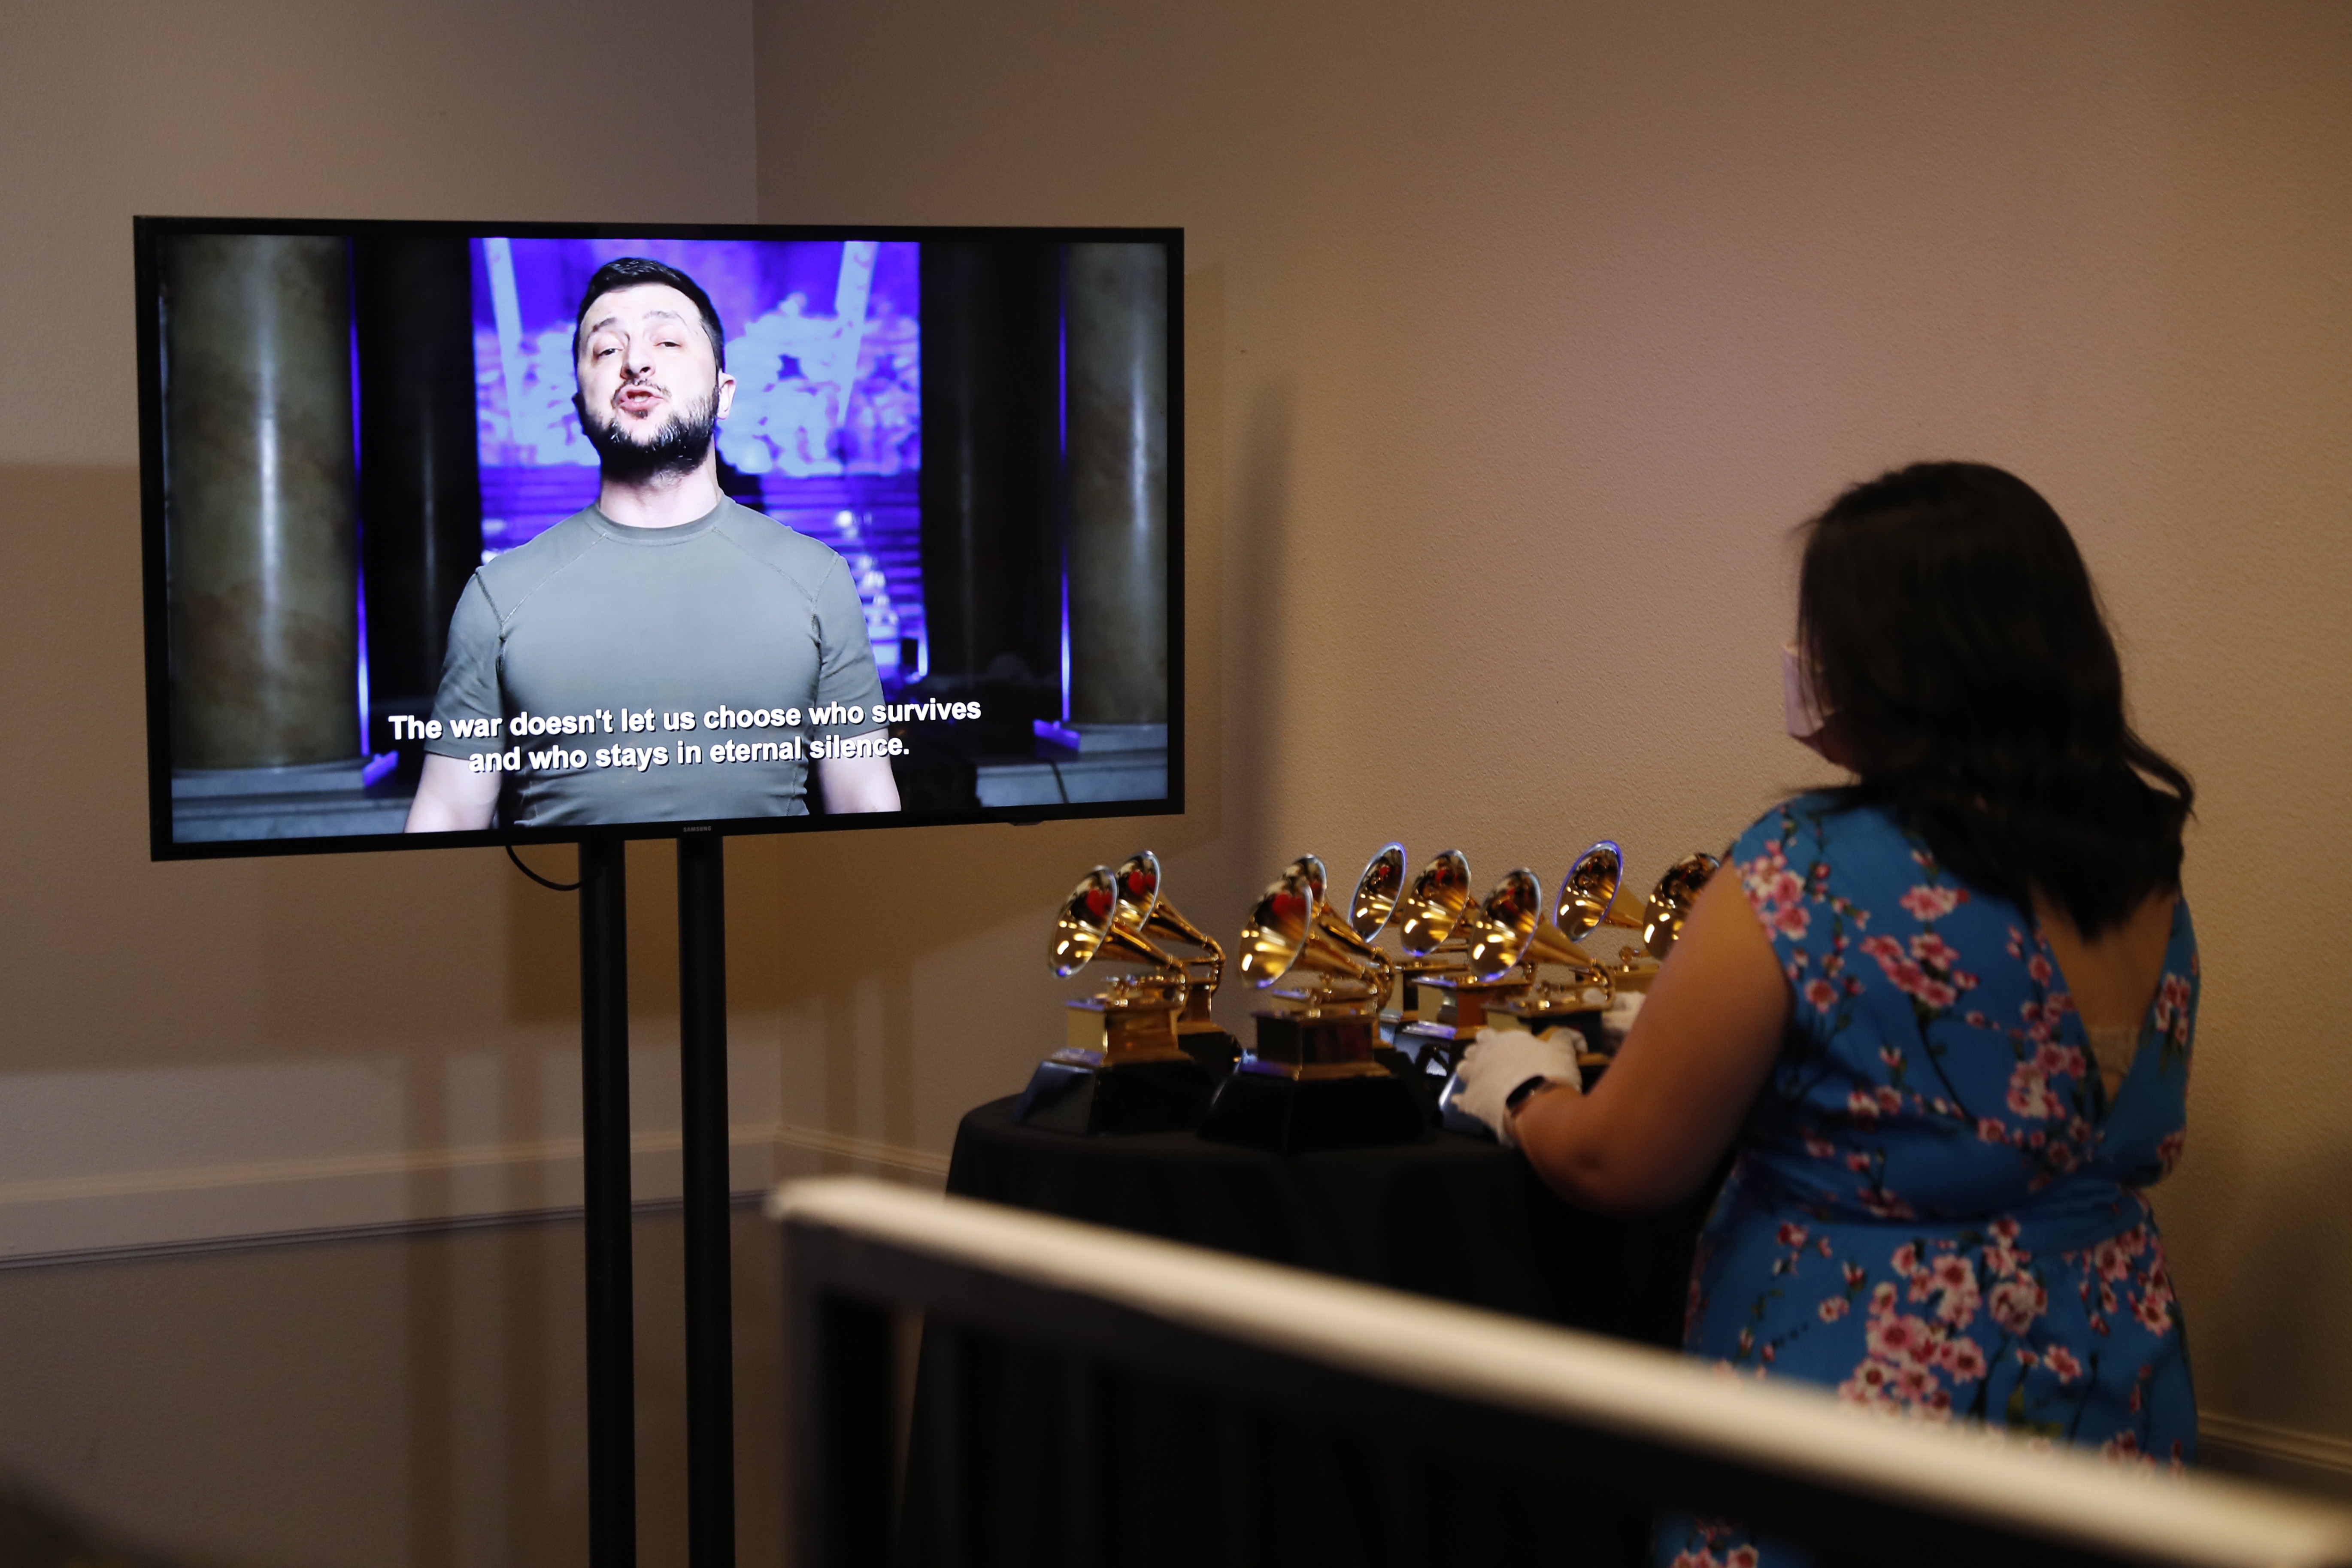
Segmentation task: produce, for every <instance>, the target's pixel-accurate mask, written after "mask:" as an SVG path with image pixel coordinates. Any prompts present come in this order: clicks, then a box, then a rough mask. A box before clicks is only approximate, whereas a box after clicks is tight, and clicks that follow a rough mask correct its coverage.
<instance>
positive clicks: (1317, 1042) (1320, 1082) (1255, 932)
mask: <svg viewBox="0 0 2352 1568" xmlns="http://www.w3.org/2000/svg"><path fill="white" fill-rule="evenodd" d="M1324 881H1325V878H1324V870H1323V863H1322V862H1321V861H1320V860H1318V859H1317V858H1315V857H1314V856H1312V855H1308V856H1302V857H1301V858H1298V859H1297V860H1294V861H1292V862H1291V863H1290V865H1288V866H1287V867H1286V868H1284V869H1283V872H1282V875H1280V876H1279V877H1277V878H1276V879H1274V881H1273V883H1272V884H1271V885H1269V886H1268V887H1267V889H1266V890H1265V894H1264V895H1263V896H1262V897H1261V898H1260V899H1259V900H1258V901H1257V904H1256V906H1255V908H1254V909H1253V910H1251V911H1250V918H1249V923H1248V924H1247V925H1246V926H1245V927H1244V929H1243V931H1242V942H1241V961H1240V962H1241V971H1242V973H1243V974H1244V975H1245V976H1247V977H1248V978H1249V979H1250V981H1251V982H1252V983H1253V984H1255V985H1256V986H1257V988H1258V989H1259V990H1260V991H1262V992H1265V994H1267V997H1268V1000H1269V1001H1271V1002H1275V1003H1276V1004H1278V1005H1272V1006H1267V1007H1264V1008H1259V1009H1255V1011H1254V1013H1253V1016H1254V1018H1255V1023H1256V1029H1255V1037H1254V1038H1253V1039H1252V1042H1251V1044H1250V1046H1249V1048H1248V1049H1247V1050H1245V1051H1244V1053H1243V1055H1242V1059H1241V1062H1240V1063H1239V1065H1238V1066H1236V1067H1235V1068H1234V1071H1233V1075H1232V1076H1231V1077H1229V1078H1227V1079H1225V1081H1224V1084H1223V1087H1221V1088H1220V1089H1218V1090H1217V1098H1216V1102H1215V1103H1214V1104H1213V1105H1212V1106H1211V1107H1210V1109H1209V1116H1208V1120H1207V1121H1204V1122H1202V1126H1201V1136H1202V1137H1203V1138H1206V1139H1210V1140H1212V1141H1214V1142H1224V1143H1242V1144H1247V1145H1249V1146H1251V1147H1254V1148H1260V1149H1267V1150H1272V1151H1274V1152H1279V1153H1286V1154H1288V1153H1298V1152H1304V1151H1307V1150H1310V1149H1333V1148H1344V1147H1350V1146H1355V1145H1360V1144H1367V1143H1403V1142H1412V1141H1414V1140H1415V1139H1418V1138H1419V1137H1421V1135H1422V1133H1423V1130H1424V1128H1425V1127H1426V1125H1427V1118H1426V1114H1425V1112H1424V1111H1423V1108H1422V1103H1421V1100H1420V1099H1419V1097H1417V1096H1416V1095H1415V1094H1414V1093H1413V1090H1412V1086H1411V1085H1409V1084H1407V1083H1406V1082H1405V1081H1404V1080H1403V1079H1400V1078H1398V1077H1397V1076H1396V1075H1395V1074H1393V1073H1391V1072H1390V1071H1389V1069H1388V1068H1387V1067H1386V1066H1384V1065H1383V1064H1382V1063H1381V1060H1380V1058H1379V1056H1378V1054H1377V1053H1378V1052H1379V1048H1380V1034H1379V1026H1380V1012H1381V1004H1382V1003H1383V1002H1385V1001H1387V1000H1388V998H1389V995H1390V994H1391V991H1392V990H1393V989H1394V988H1395V984H1396V970H1395V965H1394V963H1392V962H1391V960H1390V958H1389V956H1388V955H1387V954H1386V953H1384V952H1381V950H1380V949H1379V948H1377V947H1375V946H1373V945H1372V944H1371V943H1370V942H1367V941H1366V940H1365V939H1364V938H1362V937H1361V936H1359V935H1358V934H1357V933H1356V931H1354V930H1353V929H1352V928H1351V927H1350V926H1349V923H1348V922H1347V921H1345V920H1342V919H1341V918H1340V917H1339V915H1338V914H1337V913H1336V912H1335V911H1334V910H1332V909H1331V908H1330V906H1329V905H1328V903H1327V902H1326V901H1325V900H1324Z"/></svg>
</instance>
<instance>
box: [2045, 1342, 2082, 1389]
mask: <svg viewBox="0 0 2352 1568" xmlns="http://www.w3.org/2000/svg"><path fill="white" fill-rule="evenodd" d="M2042 1363H2043V1364H2045V1365H2046V1366H2048V1367H2049V1368H2050V1370H2051V1371H2052V1372H2053V1373H2056V1374H2057V1377H2058V1381H2059V1382H2061V1383H2072V1382H2074V1380H2075V1379H2076V1378H2078V1377H2080V1376H2082V1375H2083V1363H2081V1362H2079V1361H2076V1360H2075V1359H2074V1352H2072V1351H2070V1350H2068V1349H2067V1348H2066V1347H2065V1346H2064V1345H2052V1346H2050V1347H2049V1348H2048V1349H2046V1350H2044V1351H2043V1352H2042Z"/></svg>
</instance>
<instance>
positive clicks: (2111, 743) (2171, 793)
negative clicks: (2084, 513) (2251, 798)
mask: <svg viewBox="0 0 2352 1568" xmlns="http://www.w3.org/2000/svg"><path fill="white" fill-rule="evenodd" d="M1801 534H1802V537H1803V539H1804V542H1805V552H1804V564H1803V567H1802V569H1801V574H1800V578H1799V587H1798V595H1797V630H1798V645H1799V647H1801V648H1802V649H1803V650H1804V654H1805V658H1806V660H1807V662H1808V664H1809V665H1810V667H1811V675H1812V679H1813V683H1814V688H1815V690H1816V691H1817V692H1818V694H1819V695H1820V697H1821V699H1822V705H1823V706H1824V707H1825V708H1826V709H1827V710H1829V712H1830V714H1831V718H1830V723H1831V724H1832V727H1833V728H1832V736H1833V738H1834V739H1835V741H1836V742H1838V743H1839V744H1840V745H1841V746H1842V747H1843V751H1844V757H1843V759H1842V760H1844V761H1847V762H1849V763H1851V765H1852V766H1853V770H1854V772H1855V773H1858V774H1859V775H1860V782H1859V783H1858V784H1855V785H1853V787H1852V788H1851V789H1849V790H1847V791H1845V792H1844V794H1845V796H1846V798H1847V800H1848V801H1849V802H1850V803H1852V804H1855V805H1860V804H1864V803H1865V802H1869V803H1876V804H1884V805H1887V806H1889V807H1891V808H1892V809H1893V810H1894V811H1895V814H1896V815H1897V816H1899V817H1901V818H1902V819H1903V821H1904V823H1905V826H1907V827H1908V828H1910V829H1911V830H1912V831H1913V832H1915V833H1916V834H1918V835H1919V837H1922V838H1924V839H1925V840H1926V841H1927V847H1928V848H1929V849H1930V850H1932V851H1933V852H1934V853H1935V855H1936V858H1937V860H1939V861H1940V862H1942V863H1943V864H1944V865H1945V866H1946V867H1948V868H1950V869H1951V870H1952V871H1953V872H1954V873H1956V874H1957V875H1958V876H1959V877H1960V878H1961V879H1964V880H1966V881H1968V882H1970V883H1972V884H1974V885H1975V886H1977V887H1979V888H1980V889H1984V890H1985V891H1987V892H1989V893H1992V894H1995V895H1998V896H2000V897H2004V898H2007V899H2010V900H2013V901H2015V902H2017V903H2019V904H2021V905H2025V906H2027V907H2029V908H2030V907H2031V900H2032V895H2033V894H2034V893H2035V892H2036V891H2039V892H2041V893H2042V894H2043V895H2044V896H2045V897H2047V898H2048V899H2049V900H2051V901H2052V902H2053V903H2055V904H2057V905H2058V906H2059V907H2060V908H2062V909H2063V910H2065V911H2066V913H2067V915H2068V916H2069V917H2070V918H2071V919H2072V920H2073V921H2074V924H2075V926H2076V927H2077V928H2079V929H2080V930H2081V931H2082V933H2083V934H2084V936H2085V937H2096V936H2097V935H2098V934H2099V933H2100V932H2101V931H2106V930H2109V929H2111V928H2113V927H2115V926H2116V925H2119V924H2121V923H2122V922H2123V921H2124V920H2126V918H2127V917H2128V916H2129V915H2130V914H2131V912H2132V911H2133V910H2136V909H2137V908H2138V907H2139V905H2140V903H2141V902H2142V901H2143V900H2146V899H2147V898H2148V897H2149V896H2151V895H2153V894H2158V893H2165V892H2170V891H2172V890H2173V889H2177V888H2178V887H2179V885H2180V832H2181V826H2182V824H2183V823H2184V822H2185V821H2186V820H2187V818H2188V816H2189V809H2190V807H2191V805H2192V804H2193V803H2194V801H2195V798H2196V795H2195V792H2194V791H2193V790H2192V789H2191V788H2190V786H2189V777H2188V775H2187V774H2186V773H2182V772H2181V771H2180V769H2179V767H2177V766H2175V765H2174V764H2173V763H2172V762H2171V761H2170V760H2169V759H2168V758H2166V757H2165V756H2164V755H2163V754H2162V753H2161V752H2158V751H2157V750H2156V749H2155V748H2154V747H2152V746H2150V745H2148V744H2147V742H2145V741H2143V740H2141V739H2140V738H2139V737H2138V736H2137V735H2136V734H2134V733H2133V732H2132V729H2131V726H2130V724H2129V723H2128V722H2127V721H2126V719H2125V715H2124V689H2123V667H2122V664H2121V662H2120V661H2119V660H2118V659H2117V658H2116V645H2115V641H2114V639H2113V638H2112V637H2109V635H2108V633H2107V626H2106V620H2105V616H2103V615H2102V614H2101V613H2100V608H2099V601H2098V595H2097V593H2096V591H2095V589H2093V587H2092V586H2091V576H2090V573H2089V572H2088V571H2087V570H2085V569H2084V565H2083V558H2082V555H2081V554H2080V553H2079V552H2077V551H2076V550H2075V548H2074V537H2073V536H2072V535H2071V534H2069V533H2068V532H2067V531H2066V525H2065V523H2064V522H2063V521H2060V519H2059V516H2058V513H2057V512H2056V510H2053V508H2052V507H2051V505H2050V503H2049V502H2048V501H2046V500H2043V499H2042V496H2041V494H2040V493H2039V492H2038V491H2036V490H2035V489H2033V487H2032V486H2031V485H2029V484H2027V483H2026V482H2025V481H2024V480H2022V479H2019V478H2017V477H2016V476H2015V475H2014V474H2010V473H2007V472H2004V471H2003V470H2001V469H2000V468H1990V467H1988V466H1987V465H1985V464H1982V463H1916V464H1914V465H1912V466H1911V467H1909V468H1900V469H1897V470H1895V471H1894V472H1892V473H1888V474H1885V475H1882V476H1881V477H1879V478H1878V479H1872V480H1870V481H1869V482H1867V483H1865V484H1859V485H1856V486H1854V487H1853V489H1849V490H1847V491H1846V492H1845V493H1844V494H1843V495H1842V496H1840V497H1838V499H1837V500H1836V501H1835V502H1833V503H1832V505H1831V506H1830V508H1829V510H1826V511H1824V512H1822V514H1821V516H1819V517H1817V518H1815V519H1813V520H1812V521H1811V522H1808V523H1806V524H1805V525H1804V526H1803V528H1802V530H1801Z"/></svg>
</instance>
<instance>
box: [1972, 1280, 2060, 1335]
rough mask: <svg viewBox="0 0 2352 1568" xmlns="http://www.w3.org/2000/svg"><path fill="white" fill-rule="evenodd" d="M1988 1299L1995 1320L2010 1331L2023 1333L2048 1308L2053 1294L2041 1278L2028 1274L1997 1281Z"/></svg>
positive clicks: (1989, 1308)
mask: <svg viewBox="0 0 2352 1568" xmlns="http://www.w3.org/2000/svg"><path fill="white" fill-rule="evenodd" d="M1987 1300H1988V1310H1990V1312H1991V1313H1992V1321H1994V1322H1996V1323H1999V1324H2000V1326H2001V1327H2002V1328H2004V1329H2006V1330H2008V1331H2010V1332H2011V1333H2012V1334H2020V1335H2021V1334H2023V1333H2024V1332H2025V1331H2027V1330H2028V1329H2030V1328H2032V1326H2033V1320H2034V1319H2036V1318H2038V1317H2040V1316H2041V1315H2042V1313H2043V1311H2045V1310H2048V1308H2049V1305H2050V1295H2049V1292H2048V1291H2046V1290H2044V1289H2042V1281H2041V1280H2039V1279H2034V1278H2033V1277H2032V1275H2030V1274H2026V1275H2020V1276H2018V1277H2017V1278H2016V1279H2004V1280H2002V1281H2000V1283H1999V1284H1997V1285H1995V1286H1994V1287H1993V1288H1992V1294H1991V1296H1990V1297H1989V1298H1988V1299H1987Z"/></svg>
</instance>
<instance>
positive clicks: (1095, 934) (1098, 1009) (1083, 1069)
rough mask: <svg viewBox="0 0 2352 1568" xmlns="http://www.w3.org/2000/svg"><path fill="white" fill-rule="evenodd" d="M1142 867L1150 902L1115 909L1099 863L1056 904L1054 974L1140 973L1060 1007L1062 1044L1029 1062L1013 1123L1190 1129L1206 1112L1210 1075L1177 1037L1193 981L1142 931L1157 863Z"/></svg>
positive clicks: (1110, 882) (1114, 880)
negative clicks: (1092, 970)
mask: <svg viewBox="0 0 2352 1568" xmlns="http://www.w3.org/2000/svg"><path fill="white" fill-rule="evenodd" d="M1146 858H1147V857H1146V856H1139V857H1137V858H1136V860H1135V861H1130V862H1129V867H1134V866H1136V863H1137V861H1142V860H1145V859H1146ZM1122 869H1127V868H1122ZM1149 872H1150V891H1151V893H1152V894H1153V902H1152V906H1149V907H1140V908H1139V907H1138V906H1137V905H1135V904H1133V903H1131V902H1127V903H1124V907H1123V900H1121V898H1120V894H1119V888H1120V884H1119V879H1118V875H1117V874H1115V873H1113V872H1112V871H1111V870H1110V868H1108V867H1104V866H1097V867H1096V868H1094V869H1093V870H1091V871H1089V872H1087V874H1086V876H1085V877H1084V878H1083V879H1081V880H1080V881H1079V883H1078V885H1077V886H1076V888H1074V889H1071V891H1070V896H1069V897H1068V898H1067V899H1066V900H1064V901H1063V904H1062V909H1061V912H1060V913H1059V914H1058V915H1056V916H1055V921H1054V940H1053V949H1052V952H1050V953H1049V954H1048V957H1047V963H1048V964H1049V965H1050V966H1051V968H1052V969H1053V971H1054V973H1055V975H1056V976H1057V977H1059V978H1061V979H1065V980H1067V979H1069V978H1071V977H1073V976H1075V975H1076V974H1077V973H1080V972H1081V971H1083V970H1085V969H1087V967H1088V966H1089V965H1092V964H1096V963H1105V964H1125V965H1129V966H1132V967H1134V968H1136V969H1138V970H1139V971H1140V973H1133V974H1120V975H1118V976H1116V977H1115V978H1113V979H1112V980H1111V981H1110V983H1109V984H1108V985H1106V986H1105V987H1104V988H1103V990H1101V991H1100V992H1097V994H1094V995H1092V996H1087V997H1081V998H1079V999H1077V1000H1076V1001H1073V1002H1071V1003H1070V1004H1069V1006H1068V1010H1067V1013H1066V1017H1067V1020H1068V1028H1069V1037H1068V1043H1067V1044H1066V1045H1065V1046H1064V1047H1062V1048H1061V1049H1060V1050H1058V1051H1055V1053H1054V1054H1053V1055H1052V1056H1050V1057H1047V1058H1045V1060H1044V1061H1042V1062H1039V1063H1038V1064H1037V1070H1036V1071H1035V1072H1034V1074H1032V1075H1031V1076H1030V1079H1029V1088H1028V1089H1027V1090H1026V1091H1025V1092H1024V1094H1023V1095H1022V1096H1021V1103H1020V1105H1019V1106H1018V1107H1016V1108H1015V1109H1014V1110H1013V1120H1014V1121H1019V1122H1022V1123H1024V1124H1025V1125H1027V1126H1031V1127H1038V1128H1044V1129H1046V1130H1048V1131H1056V1132H1074V1133H1088V1132H1155V1131H1172V1130H1175V1129H1179V1128H1187V1127H1192V1126H1196V1125H1198V1124H1199V1122H1200V1120H1201V1118H1202V1116H1203V1115H1204V1114H1206V1113H1207V1110H1208V1108H1209V1100H1210V1096H1211V1094H1212V1093H1213V1081H1212V1080H1211V1079H1210V1077H1209V1074H1208V1072H1207V1070H1206V1069H1205V1068H1202V1066H1201V1064H1200V1063H1199V1062H1197V1061H1195V1060H1194V1059H1193V1058H1192V1057H1191V1056H1189V1055H1187V1054H1186V1052H1185V1051H1184V1048H1183V1047H1182V1046H1181V1044H1180V1043H1179V1041H1178V1038H1177V1020H1178V1018H1179V1017H1180V1016H1181V1015H1182V1013H1183V1012H1184V1008H1185V1003H1186V999H1187V996H1188V994H1189V993H1190V991H1191V990H1192V978H1191V976H1190V974H1189V973H1188V972H1187V970H1186V967H1185V962H1184V960H1183V959H1181V958H1180V957H1179V956H1177V955H1176V954H1175V953H1172V952H1169V951H1168V950H1167V949H1166V948H1164V947H1162V946H1160V943H1159V942H1155V941H1154V940H1152V937H1151V936H1150V935H1149V934H1147V932H1148V931H1150V929H1152V928H1151V924H1150V921H1151V916H1152V914H1153V912H1154V908H1155V907H1156V906H1157V903H1158V900H1157V893H1158V887H1159V862H1158V861H1157V860H1156V859H1150V861H1149ZM1172 912H1173V911H1171V914H1172ZM1176 918H1178V919H1181V916H1180V917H1176ZM1162 929H1165V928H1164V927H1163V928H1162ZM1210 945H1211V947H1213V946H1214V944H1213V943H1211V944H1210ZM1218 959H1219V966H1220V967H1221V968H1222V963H1223V954H1222V953H1219V954H1218Z"/></svg>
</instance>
